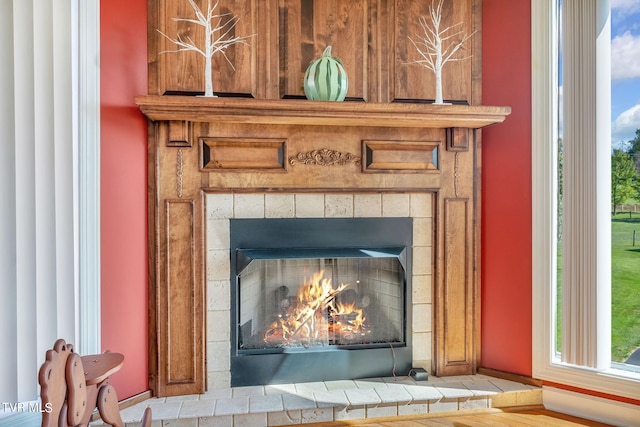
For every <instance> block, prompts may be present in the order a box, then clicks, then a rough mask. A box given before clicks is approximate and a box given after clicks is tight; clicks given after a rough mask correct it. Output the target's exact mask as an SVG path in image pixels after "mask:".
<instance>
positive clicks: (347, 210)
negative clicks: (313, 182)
mask: <svg viewBox="0 0 640 427" xmlns="http://www.w3.org/2000/svg"><path fill="white" fill-rule="evenodd" d="M324 212H325V217H327V218H351V217H353V194H325V196H324Z"/></svg>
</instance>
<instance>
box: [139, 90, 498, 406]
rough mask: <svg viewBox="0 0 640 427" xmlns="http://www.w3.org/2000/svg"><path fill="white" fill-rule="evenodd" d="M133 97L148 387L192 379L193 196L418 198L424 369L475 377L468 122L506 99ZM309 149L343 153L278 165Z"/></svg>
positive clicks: (200, 303)
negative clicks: (318, 161)
mask: <svg viewBox="0 0 640 427" xmlns="http://www.w3.org/2000/svg"><path fill="white" fill-rule="evenodd" d="M136 102H137V103H138V105H139V106H140V109H141V111H142V112H143V113H144V114H145V115H146V116H147V118H148V119H149V227H150V228H149V235H150V246H149V247H150V268H149V272H150V273H149V276H150V278H149V280H150V287H149V292H150V301H152V304H153V305H152V307H151V316H150V330H151V332H152V335H151V336H150V345H151V350H152V351H151V362H150V363H151V368H152V369H151V372H152V376H151V386H152V388H153V389H154V392H155V394H156V395H159V396H166V395H175V394H192V393H201V392H203V391H204V390H205V387H206V384H205V381H206V372H205V370H206V368H205V366H206V363H205V360H206V351H205V348H206V339H205V332H204V325H205V320H206V307H205V306H204V301H206V296H205V289H206V274H205V272H204V271H205V267H204V265H205V262H204V251H205V238H204V236H205V235H206V227H205V213H204V212H205V203H204V197H203V192H229V193H237V192H245V193H246V192H265V191H267V192H283V193H291V192H325V193H331V192H345V191H347V192H353V193H358V192H365V193H372V192H374V193H376V192H377V193H385V192H396V193H398V192H399V193H403V192H404V193H406V192H416V191H417V192H430V193H432V194H433V197H434V198H433V201H434V203H433V204H434V213H433V216H434V219H433V227H434V229H435V231H434V238H433V261H432V262H433V267H434V268H433V270H434V271H433V278H434V279H433V280H434V283H433V296H432V300H433V326H432V330H433V332H432V333H433V348H432V355H433V361H432V362H433V363H432V366H431V371H432V373H434V374H436V375H439V376H442V375H462V374H473V373H475V371H476V369H477V366H478V363H479V354H480V353H479V342H480V336H479V319H480V313H479V307H480V299H479V255H478V250H479V249H478V248H479V212H480V202H479V200H480V197H479V190H478V189H479V185H478V184H479V179H480V166H479V158H480V138H479V133H478V132H476V131H475V130H476V129H480V128H482V127H485V126H488V125H492V124H495V123H500V122H502V121H504V120H505V118H506V117H507V115H508V114H509V113H510V108H509V107H492V106H465V105H448V106H440V105H428V104H402V103H397V104H395V103H393V104H376V103H363V102H343V103H335V102H311V101H304V100H255V99H245V98H234V99H232V98H199V97H186V96H140V97H137V98H136ZM318 149H327V150H329V151H331V152H332V153H342V154H345V153H346V154H349V156H351V157H352V158H357V161H355V162H351V163H349V162H347V163H345V164H339V165H338V164H333V165H307V164H300V163H295V162H294V161H292V159H296V158H297V157H296V156H300V155H304V153H308V152H310V151H312V150H318ZM205 152H206V153H207V155H206V156H205ZM340 155H341V154H340Z"/></svg>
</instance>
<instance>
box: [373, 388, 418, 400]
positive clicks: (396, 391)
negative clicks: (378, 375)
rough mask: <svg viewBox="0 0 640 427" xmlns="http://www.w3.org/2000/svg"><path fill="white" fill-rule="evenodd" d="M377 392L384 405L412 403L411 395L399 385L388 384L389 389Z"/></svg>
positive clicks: (379, 389)
mask: <svg viewBox="0 0 640 427" xmlns="http://www.w3.org/2000/svg"><path fill="white" fill-rule="evenodd" d="M375 391H376V393H377V394H378V396H380V400H381V401H382V403H391V402H396V403H397V402H402V403H407V402H411V395H410V394H409V392H408V391H406V390H405V389H404V387H402V386H401V385H399V384H388V387H385V388H376V389H375Z"/></svg>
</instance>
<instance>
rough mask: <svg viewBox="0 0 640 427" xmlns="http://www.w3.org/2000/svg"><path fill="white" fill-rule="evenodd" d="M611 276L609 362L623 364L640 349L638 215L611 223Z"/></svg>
mask: <svg viewBox="0 0 640 427" xmlns="http://www.w3.org/2000/svg"><path fill="white" fill-rule="evenodd" d="M634 230H635V232H636V242H635V246H632V245H633V231H634ZM611 273H612V289H611V291H612V292H611V304H612V310H611V325H612V331H611V360H613V361H614V362H623V361H624V360H625V359H626V358H627V357H628V356H629V355H630V354H631V352H632V351H633V350H635V349H636V348H638V347H640V213H634V214H631V215H629V213H627V212H625V213H619V214H618V215H616V216H615V218H613V220H612V222H611Z"/></svg>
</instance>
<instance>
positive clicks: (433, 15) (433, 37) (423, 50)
mask: <svg viewBox="0 0 640 427" xmlns="http://www.w3.org/2000/svg"><path fill="white" fill-rule="evenodd" d="M433 2H434V0H431V6H430V7H429V17H430V21H431V23H429V22H427V18H425V17H424V16H422V17H420V26H421V27H422V31H423V33H424V34H423V35H422V36H418V37H417V41H416V40H413V39H412V38H411V37H409V40H410V41H411V43H412V44H413V46H414V47H415V48H416V50H417V51H418V53H419V54H420V56H421V57H422V59H417V60H415V61H413V63H414V64H418V65H421V66H423V67H425V68H428V69H429V70H431V71H433V73H434V75H435V78H436V100H435V102H434V104H444V101H443V99H442V68H443V67H444V65H445V64H446V63H447V62H449V61H462V60H465V59H468V58H470V57H471V56H472V55H469V56H465V57H463V58H454V57H453V56H454V55H455V54H456V52H458V50H460V48H462V47H463V46H464V43H465V42H466V41H467V40H468V39H469V38H471V36H473V35H474V34H475V31H474V32H473V33H471V34H464V33H463V32H462V31H460V30H456V27H459V26H460V25H462V24H463V23H462V22H459V23H457V24H454V25H451V26H449V27H446V28H445V29H443V30H440V23H441V21H442V5H443V3H444V0H438V4H437V5H436V6H435V7H434V5H433ZM455 39H458V41H455Z"/></svg>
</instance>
